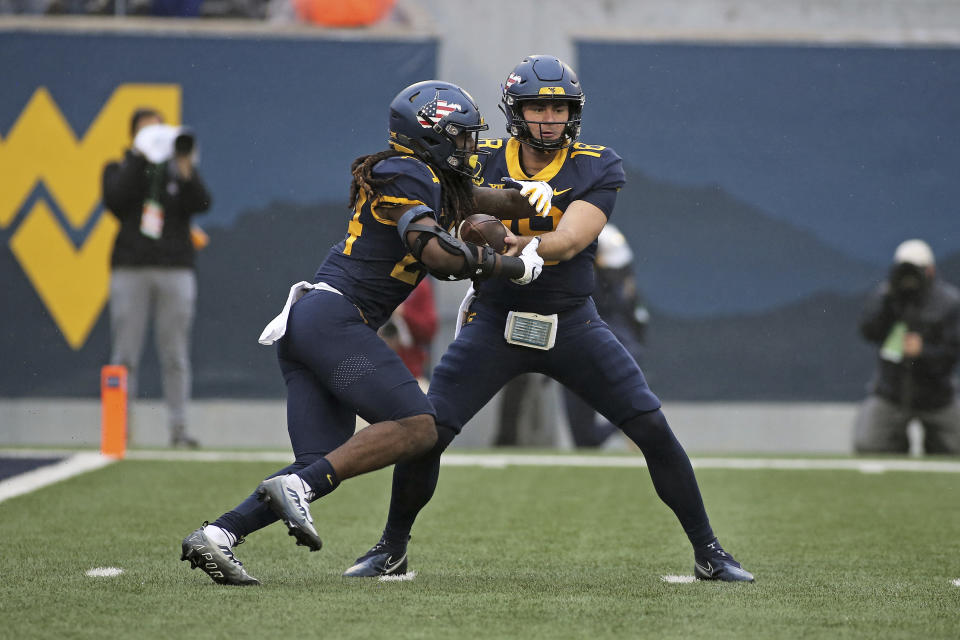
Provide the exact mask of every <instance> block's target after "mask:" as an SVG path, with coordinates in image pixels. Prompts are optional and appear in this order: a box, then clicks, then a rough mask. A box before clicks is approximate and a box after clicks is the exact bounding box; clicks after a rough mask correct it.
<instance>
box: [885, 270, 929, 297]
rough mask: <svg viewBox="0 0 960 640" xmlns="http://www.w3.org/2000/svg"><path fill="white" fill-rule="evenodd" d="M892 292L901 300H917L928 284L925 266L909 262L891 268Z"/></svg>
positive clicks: (890, 281)
mask: <svg viewBox="0 0 960 640" xmlns="http://www.w3.org/2000/svg"><path fill="white" fill-rule="evenodd" d="M889 283H890V292H891V293H892V294H893V296H894V297H895V298H898V299H900V300H915V299H916V298H918V297H920V295H921V294H922V293H923V291H924V289H926V286H927V273H926V270H925V269H924V268H923V267H918V266H917V265H915V264H910V263H909V262H902V263H900V264H897V265H894V267H893V268H892V269H891V270H890V277H889Z"/></svg>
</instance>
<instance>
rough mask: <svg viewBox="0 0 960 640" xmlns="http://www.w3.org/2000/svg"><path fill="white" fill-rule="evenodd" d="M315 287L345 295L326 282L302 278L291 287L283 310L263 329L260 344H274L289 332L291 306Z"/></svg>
mask: <svg viewBox="0 0 960 640" xmlns="http://www.w3.org/2000/svg"><path fill="white" fill-rule="evenodd" d="M313 289H322V290H324V291H332V292H333V293H336V294H339V295H343V294H341V293H340V292H339V291H337V290H336V289H334V288H333V287H331V286H330V285H328V284H327V283H326V282H318V283H317V284H313V283H312V282H307V281H306V280H302V281H300V282H298V283H297V284H295V285H293V286H292V287H290V295H288V296H287V303H286V304H285V305H283V311H281V312H280V315H278V316H277V317H276V318H274V319H273V320H271V321H270V322H269V323H268V324H267V326H266V327H264V329H263V333H261V334H260V340H259V342H260V344H273V343H274V342H276V341H277V340H279V339H280V338H282V337H283V335H284V334H285V333H286V332H287V318H288V317H290V307H292V306H293V303H294V302H296V301H297V300H299V299H300V298H302V297H303V294H305V293H306V292H307V291H312V290H313Z"/></svg>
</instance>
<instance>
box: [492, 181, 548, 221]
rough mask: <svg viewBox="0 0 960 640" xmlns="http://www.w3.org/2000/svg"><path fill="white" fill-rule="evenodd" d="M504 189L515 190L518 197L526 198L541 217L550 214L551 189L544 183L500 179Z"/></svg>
mask: <svg viewBox="0 0 960 640" xmlns="http://www.w3.org/2000/svg"><path fill="white" fill-rule="evenodd" d="M501 181H502V182H503V183H504V185H503V186H504V187H505V188H507V189H517V190H519V191H520V195H522V196H527V202H529V203H530V206H531V207H533V208H534V209H536V210H537V213H539V214H540V215H541V216H545V215H547V214H548V213H550V201H551V200H553V187H551V186H550V185H549V184H547V183H546V182H541V181H539V180H534V181H527V180H514V179H513V178H502V179H501Z"/></svg>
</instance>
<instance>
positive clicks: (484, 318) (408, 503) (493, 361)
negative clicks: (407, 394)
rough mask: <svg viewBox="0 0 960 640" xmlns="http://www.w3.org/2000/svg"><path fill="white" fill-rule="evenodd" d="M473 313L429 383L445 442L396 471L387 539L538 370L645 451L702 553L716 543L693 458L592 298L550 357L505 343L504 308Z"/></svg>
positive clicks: (665, 496)
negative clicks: (477, 425) (451, 455)
mask: <svg viewBox="0 0 960 640" xmlns="http://www.w3.org/2000/svg"><path fill="white" fill-rule="evenodd" d="M470 311H471V312H476V313H475V315H474V316H473V317H472V321H471V322H469V323H467V324H465V325H464V326H463V328H462V329H461V331H460V334H459V336H458V337H457V339H456V340H454V342H453V344H451V345H450V347H449V349H448V350H447V352H446V353H445V354H444V355H443V357H442V358H441V360H440V363H439V364H438V365H437V367H436V369H434V372H433V378H432V379H431V381H430V391H429V394H428V398H429V399H430V401H431V402H432V403H433V406H434V407H436V410H437V431H438V432H439V441H438V443H437V445H436V446H435V447H434V449H433V450H432V451H431V452H430V453H428V454H427V455H425V456H423V457H421V458H418V459H417V460H413V461H409V462H403V463H398V464H397V465H396V467H395V469H394V478H393V496H392V498H391V503H390V517H389V519H388V522H387V527H386V529H385V532H384V533H385V535H386V536H387V537H389V538H391V539H395V540H405V539H406V536H407V535H409V531H410V529H411V528H412V526H413V522H414V519H415V518H416V516H417V514H418V513H419V511H420V509H422V508H423V507H424V506H425V505H426V504H427V502H428V501H429V500H430V497H431V496H432V495H433V491H434V489H435V487H436V483H437V478H438V475H439V468H440V454H441V453H442V452H443V450H444V449H445V448H446V446H448V445H449V443H450V442H451V441H452V440H453V438H454V437H455V435H456V434H457V433H459V432H460V430H461V429H462V428H463V425H464V424H466V423H467V422H468V421H469V420H470V419H471V418H472V417H473V416H474V415H475V414H476V413H477V412H478V411H479V410H480V409H481V408H482V407H483V406H484V405H485V404H486V403H487V402H489V401H490V399H491V398H493V396H494V394H496V392H497V391H499V390H500V388H501V387H503V386H504V385H505V384H506V383H507V382H508V381H510V380H511V379H513V378H514V377H516V376H518V375H520V374H522V373H531V372H536V373H543V374H545V375H547V376H550V377H551V378H554V379H555V380H557V381H558V382H560V383H561V384H563V385H565V386H566V387H567V388H569V389H570V390H572V391H574V392H575V393H577V394H578V395H579V396H580V397H582V398H583V399H585V400H586V401H587V402H589V403H590V405H591V406H593V407H594V408H595V409H596V410H597V411H599V412H600V413H601V414H602V415H603V416H604V417H606V418H607V419H608V420H610V422H612V423H613V424H615V425H617V426H618V427H620V429H622V430H623V432H624V433H625V434H626V435H627V436H628V437H629V438H630V439H631V440H633V441H634V442H635V443H636V444H637V446H638V447H640V450H641V451H642V452H643V455H644V458H645V459H646V461H647V466H648V469H649V471H650V475H651V478H652V480H653V483H654V487H655V489H656V491H657V494H658V495H659V496H660V498H661V499H662V500H663V501H664V502H665V503H666V504H667V505H668V506H669V507H670V508H671V509H672V510H673V511H674V513H675V514H676V515H677V518H678V519H679V520H680V523H681V525H682V526H683V528H684V531H685V532H686V533H687V536H688V537H689V538H690V541H691V542H692V543H693V544H694V546H695V547H698V546H702V545H704V544H706V543H708V542H710V541H711V540H712V539H713V531H712V529H711V528H710V523H709V520H708V518H707V514H706V511H705V509H704V507H703V500H702V498H701V496H700V490H699V487H698V486H697V482H696V478H695V476H694V473H693V467H692V466H691V464H690V459H689V458H688V457H687V454H686V452H685V451H684V450H683V447H682V446H681V445H680V443H679V442H678V441H677V439H676V437H675V436H674V434H673V431H672V430H671V429H670V427H669V425H668V424H667V421H666V418H665V417H664V416H663V413H662V412H661V411H660V410H659V409H660V400H659V399H658V398H657V396H655V395H654V394H653V392H652V391H651V390H650V388H649V387H648V386H647V381H646V379H645V378H644V376H643V372H642V371H641V370H640V367H639V366H638V365H637V363H636V361H635V360H634V358H633V356H631V355H630V353H629V352H628V351H627V350H626V349H625V348H624V347H623V345H621V344H620V342H619V341H617V339H616V337H615V336H614V335H613V332H611V331H610V329H609V327H608V326H607V325H606V323H605V322H603V320H601V319H600V316H599V315H598V314H597V309H596V306H595V305H594V303H593V300H589V299H588V300H587V302H586V303H585V304H583V305H582V306H580V307H578V308H576V309H573V310H571V311H568V312H565V313H562V314H560V315H559V324H558V327H557V339H556V344H555V346H554V347H553V348H552V349H550V350H549V351H541V350H538V349H530V348H527V347H521V346H516V345H511V344H509V343H507V342H506V340H505V339H504V337H503V332H504V325H505V323H506V311H504V310H498V309H492V308H490V307H487V306H484V305H483V304H482V303H479V301H478V302H476V303H474V305H473V306H472V307H471V309H470Z"/></svg>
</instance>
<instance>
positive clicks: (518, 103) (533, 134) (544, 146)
mask: <svg viewBox="0 0 960 640" xmlns="http://www.w3.org/2000/svg"><path fill="white" fill-rule="evenodd" d="M548 100H549V101H556V100H561V98H550V99H545V98H543V97H541V96H537V97H531V98H524V99H519V98H515V97H514V96H512V95H510V94H509V93H507V92H506V91H504V95H503V101H502V104H501V105H500V110H501V111H503V112H504V115H506V116H507V123H508V124H507V132H508V133H509V134H510V135H511V136H513V137H514V138H517V139H518V140H520V142H523V143H524V144H527V145H529V146H531V147H533V148H535V149H540V150H542V151H558V150H560V149H566V148H567V147H569V146H571V145H572V144H573V143H574V142H576V141H577V138H579V137H580V114H581V112H582V111H583V98H582V97H581V98H580V99H579V100H578V99H570V98H567V99H562V100H563V101H564V102H566V103H567V106H568V109H569V113H568V116H567V120H565V121H564V120H561V121H557V122H553V121H544V122H540V121H534V120H526V119H524V117H523V105H524V103H527V102H535V101H548ZM507 109H509V110H510V112H509V113H507ZM556 124H562V125H564V128H563V133H562V135H561V136H560V138H559V139H557V140H550V141H545V140H544V139H543V133H542V127H543V125H556Z"/></svg>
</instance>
